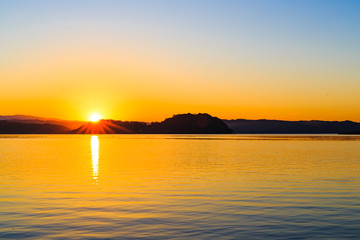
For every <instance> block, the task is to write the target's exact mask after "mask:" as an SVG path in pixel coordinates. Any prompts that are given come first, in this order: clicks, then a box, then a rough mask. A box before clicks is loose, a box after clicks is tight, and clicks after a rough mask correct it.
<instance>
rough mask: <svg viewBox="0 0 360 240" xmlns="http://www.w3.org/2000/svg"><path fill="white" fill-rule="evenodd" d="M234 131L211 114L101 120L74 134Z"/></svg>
mask: <svg viewBox="0 0 360 240" xmlns="http://www.w3.org/2000/svg"><path fill="white" fill-rule="evenodd" d="M231 132H232V130H231V129H229V128H228V126H227V125H226V124H225V123H224V122H223V121H222V120H220V119H219V118H217V117H212V116H210V115H209V114H203V113H200V114H190V113H188V114H179V115H174V116H173V117H171V118H167V119H165V120H164V121H162V122H153V123H144V122H128V121H115V120H101V121H99V122H98V123H87V124H84V125H83V126H81V127H80V128H77V129H75V130H73V131H72V133H88V134H95V133H100V134H106V133H116V134H121V133H143V134H145V133H153V134H211V133H213V134H215V133H231Z"/></svg>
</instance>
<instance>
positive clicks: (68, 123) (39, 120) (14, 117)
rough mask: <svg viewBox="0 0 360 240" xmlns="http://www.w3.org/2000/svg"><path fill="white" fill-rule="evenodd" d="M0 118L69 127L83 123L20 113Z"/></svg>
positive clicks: (0, 117) (0, 118)
mask: <svg viewBox="0 0 360 240" xmlns="http://www.w3.org/2000/svg"><path fill="white" fill-rule="evenodd" d="M0 120H7V121H10V122H18V123H35V124H46V123H48V124H55V125H62V126H65V127H67V128H69V129H74V128H78V127H80V126H81V125H83V124H84V123H85V122H83V121H71V120H62V119H56V118H43V117H36V116H29V115H20V114H18V115H7V116H0Z"/></svg>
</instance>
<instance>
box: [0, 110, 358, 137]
mask: <svg viewBox="0 0 360 240" xmlns="http://www.w3.org/2000/svg"><path fill="white" fill-rule="evenodd" d="M59 133H61V134H124V133H127V134H133V133H135V134H136V133H137V134H139V133H140V134H157V133H158V134H222V133H242V134H258V133H264V134H287V133H288V134H291V133H304V134H305V133H309V134H310V133H314V134H320V133H329V134H330V133H344V134H360V123H357V122H352V121H315V120H314V121H281V120H267V119H260V120H246V119H235V120H221V119H219V118H217V117H213V116H210V115H209V114H206V113H200V114H190V113H188V114H178V115H174V116H173V117H171V118H167V119H165V120H164V121H162V122H152V123H146V122H137V121H118V120H111V119H109V120H101V121H99V122H96V123H93V122H84V121H68V120H61V119H53V118H41V117H34V116H27V115H11V116H0V134H59Z"/></svg>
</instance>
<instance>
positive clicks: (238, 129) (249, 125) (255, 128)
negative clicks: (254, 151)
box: [224, 119, 360, 134]
mask: <svg viewBox="0 0 360 240" xmlns="http://www.w3.org/2000/svg"><path fill="white" fill-rule="evenodd" d="M224 122H225V123H226V124H227V125H228V126H229V128H231V129H232V130H233V131H234V133H247V134H254V133H269V134H271V133H274V134H276V133H283V134H286V133H319V134H320V133H353V134H356V133H357V132H360V123H357V122H352V121H341V122H339V121H318V120H313V121H281V120H266V119H260V120H246V119H236V120H224Z"/></svg>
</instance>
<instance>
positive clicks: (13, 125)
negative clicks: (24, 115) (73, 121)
mask: <svg viewBox="0 0 360 240" xmlns="http://www.w3.org/2000/svg"><path fill="white" fill-rule="evenodd" d="M69 132H70V129H69V128H67V127H65V126H61V125H56V124H48V123H46V124H36V123H30V124H29V123H19V122H11V121H6V120H0V134H32V133H34V134H46V133H49V134H58V133H69Z"/></svg>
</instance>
